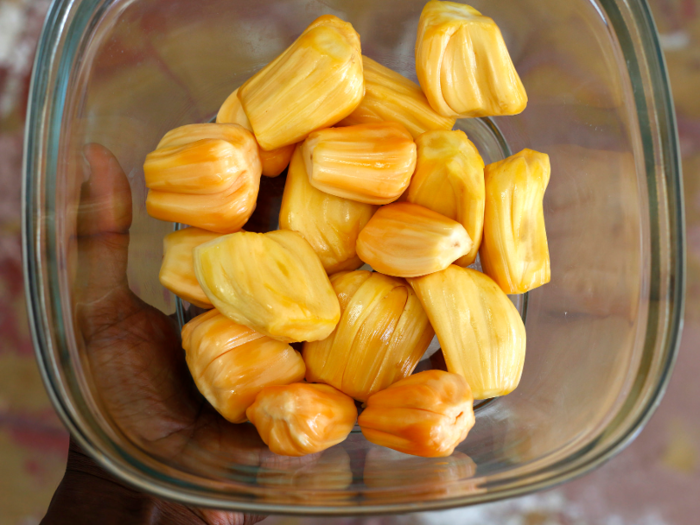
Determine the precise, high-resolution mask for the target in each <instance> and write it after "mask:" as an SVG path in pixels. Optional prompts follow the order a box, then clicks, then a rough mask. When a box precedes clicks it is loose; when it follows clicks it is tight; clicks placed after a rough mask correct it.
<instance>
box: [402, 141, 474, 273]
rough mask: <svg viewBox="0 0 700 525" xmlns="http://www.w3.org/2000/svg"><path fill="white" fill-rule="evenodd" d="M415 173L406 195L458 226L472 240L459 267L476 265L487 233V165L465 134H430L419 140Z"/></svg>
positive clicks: (457, 262) (410, 200)
mask: <svg viewBox="0 0 700 525" xmlns="http://www.w3.org/2000/svg"><path fill="white" fill-rule="evenodd" d="M416 146H418V160H417V162H416V172H415V173H414V174H413V178H412V179H411V184H410V185H409V187H408V191H407V192H406V193H407V195H406V199H407V200H408V202H412V203H414V204H420V205H421V206H425V207H426V208H428V209H430V210H433V211H435V212H437V213H440V214H442V215H444V216H445V217H449V218H450V219H452V220H455V221H457V222H459V223H460V224H461V225H462V226H464V228H465V229H466V230H467V233H468V234H469V237H470V238H471V240H472V247H471V249H470V250H469V252H468V253H467V254H466V255H465V256H463V257H460V258H459V259H457V261H455V264H457V265H458V266H468V265H470V264H472V263H473V262H474V260H475V259H476V255H477V253H478V252H479V246H481V237H482V233H483V229H484V202H485V189H484V161H483V160H482V158H481V155H479V152H478V151H477V149H476V147H475V146H474V144H472V143H471V141H470V140H469V139H468V138H467V136H466V135H465V133H464V132H463V131H459V130H457V131H428V132H426V133H424V134H423V135H421V136H420V137H418V138H417V139H416Z"/></svg>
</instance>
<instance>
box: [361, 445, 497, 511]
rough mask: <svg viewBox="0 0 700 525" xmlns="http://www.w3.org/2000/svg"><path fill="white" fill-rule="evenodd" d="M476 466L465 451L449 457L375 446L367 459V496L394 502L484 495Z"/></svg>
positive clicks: (368, 453) (364, 477)
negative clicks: (409, 452)
mask: <svg viewBox="0 0 700 525" xmlns="http://www.w3.org/2000/svg"><path fill="white" fill-rule="evenodd" d="M475 474H476V464H475V463H474V461H472V459H471V458H470V457H469V456H467V455H466V454H463V453H462V452H458V451H455V452H453V453H452V455H450V456H449V457H447V458H423V457H417V456H411V455H409V454H404V453H403V452H398V451H396V450H392V449H390V448H385V447H372V448H370V450H369V452H367V455H366V456H365V465H364V471H363V478H362V481H363V482H364V484H365V485H366V486H367V487H369V488H371V489H379V490H377V491H367V492H366V493H365V496H366V497H369V498H381V499H382V500H385V501H386V500H389V501H391V502H396V503H399V502H402V501H405V502H409V501H415V499H416V498H431V499H435V498H446V497H450V496H452V497H454V496H458V495H465V494H471V493H475V492H483V489H479V488H478V481H477V480H476V479H474V477H475Z"/></svg>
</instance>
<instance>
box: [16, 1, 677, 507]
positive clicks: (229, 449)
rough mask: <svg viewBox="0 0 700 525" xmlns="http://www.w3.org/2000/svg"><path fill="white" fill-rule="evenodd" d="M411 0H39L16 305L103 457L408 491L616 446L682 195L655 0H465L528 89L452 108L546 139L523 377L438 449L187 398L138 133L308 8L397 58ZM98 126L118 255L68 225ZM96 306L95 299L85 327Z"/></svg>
mask: <svg viewBox="0 0 700 525" xmlns="http://www.w3.org/2000/svg"><path fill="white" fill-rule="evenodd" d="M423 4H424V0H258V1H256V2H249V1H245V0H201V1H197V2H193V1H191V0H70V1H55V2H54V4H53V6H52V7H51V9H50V12H49V15H48V19H47V22H46V25H45V27H44V31H43V35H42V38H41V41H40V45H39V50H38V55H37V58H36V67H35V71H34V78H33V81H32V86H31V94H30V101H29V116H28V126H27V137H26V138H27V140H26V154H25V168H24V179H23V183H24V241H25V243H24V246H25V266H26V283H27V294H28V297H29V304H30V307H29V308H30V312H29V313H30V319H31V323H32V329H33V334H34V340H35V346H36V351H37V357H38V360H39V364H40V366H41V369H42V373H43V377H44V381H45V383H46V386H47V389H48V392H49V394H50V396H51V398H52V400H53V402H54V404H55V406H56V409H57V411H58V413H59V414H60V416H61V417H62V419H63V421H64V422H65V424H66V426H67V427H68V428H69V429H70V431H71V433H72V434H73V436H74V438H75V439H76V440H77V441H78V442H79V443H80V445H81V446H82V447H83V448H84V449H85V450H87V451H88V452H89V453H90V454H91V455H92V456H93V457H95V459H96V460H97V461H98V462H99V463H100V464H101V465H102V466H103V467H104V468H105V469H107V470H108V471H110V472H112V473H113V474H115V475H116V476H118V477H120V478H121V479H123V480H125V481H127V482H129V483H131V484H133V485H135V486H137V487H139V488H141V489H144V490H147V491H150V492H152V493H154V494H157V495H160V496H163V497H167V498H171V499H175V500H178V501H181V502H184V503H188V504H192V505H201V506H213V507H218V508H224V509H234V510H244V511H250V512H258V513H275V512H277V513H293V514H327V515H338V514H374V513H381V512H408V511H416V510H426V509H440V508H446V507H452V506H459V505H468V504H474V503H480V502H485V501H492V500H496V499H501V498H505V497H510V496H514V495H518V494H523V493H526V492H530V491H533V490H538V489H542V488H545V487H549V486H551V485H553V484H556V483H561V482H563V481H566V480H569V479H571V478H573V477H575V476H578V475H581V474H583V473H585V472H587V471H589V470H590V469H592V468H594V467H595V466H597V465H599V464H601V463H602V462H603V461H605V460H606V459H608V458H610V457H611V456H612V455H613V454H615V453H616V452H618V451H619V450H620V449H621V448H622V447H624V446H625V445H626V444H628V443H629V442H630V441H631V440H632V439H633V438H634V436H635V435H636V434H637V433H638V432H639V430H640V429H641V428H642V427H643V425H644V423H645V422H646V421H647V420H648V419H649V417H650V415H651V413H652V412H653V410H654V408H655V407H656V406H657V405H658V403H659V400H660V398H661V396H662V394H663V391H664V389H665V387H666V384H667V382H668V380H669V376H670V373H671V369H672V366H673V362H674V358H675V355H676V352H677V348H678V341H679V336H680V330H681V320H682V309H683V284H684V270H683V268H684V251H683V210H682V198H681V193H682V188H681V178H680V164H679V155H678V145H677V137H676V128H675V120H674V114H673V109H672V104H671V96H670V93H669V85H668V81H667V78H666V72H665V68H664V64H663V58H662V55H661V51H660V48H659V44H658V40H657V36H656V33H655V29H654V24H653V21H652V18H651V16H650V13H649V10H648V8H647V6H646V4H645V3H644V2H643V1H638V0H567V1H566V2H562V1H561V0H518V1H515V0H490V1H488V2H487V1H485V0H474V1H473V2H472V5H474V7H476V8H477V9H479V10H481V11H482V12H483V13H484V14H486V15H488V16H491V17H493V18H494V19H495V20H496V22H497V23H498V24H499V26H500V27H501V29H502V32H503V34H504V37H505V40H506V43H507V45H508V47H509V49H510V51H511V54H512V57H513V60H514V62H515V64H516V67H517V69H518V71H519V72H520V75H521V77H522V80H523V83H524V85H525V87H526V89H527V92H528V95H529V105H528V107H527V109H526V110H525V112H523V113H522V114H521V115H518V116H515V117H507V118H495V119H484V120H464V121H459V122H458V127H461V128H462V129H465V130H466V131H467V133H468V135H469V136H470V138H472V140H473V141H474V142H475V143H476V144H477V145H478V147H479V148H480V150H481V152H482V153H483V155H484V157H485V160H486V161H487V162H488V161H493V160H497V159H499V158H502V157H503V156H504V155H506V154H508V152H509V151H513V152H515V151H519V150H520V149H522V148H524V147H529V148H533V149H537V150H541V151H545V152H547V153H548V154H549V155H550V156H551V160H552V178H551V182H550V185H549V189H548V191H547V194H546V196H545V214H546V223H547V228H548V235H549V242H550V250H551V261H552V281H551V283H550V284H548V285H547V286H544V287H541V288H538V289H536V290H534V291H532V292H531V293H530V294H529V295H528V296H527V298H526V300H525V301H521V303H520V304H519V306H520V308H521V311H522V312H523V314H524V315H525V314H526V326H527V333H528V345H527V358H526V364H525V370H524V374H523V378H522V382H521V384H520V386H519V388H518V389H517V390H516V391H515V392H514V393H512V394H511V395H509V396H506V397H503V398H499V399H496V400H494V401H492V402H489V403H486V404H484V405H483V406H481V407H480V408H479V409H478V410H477V422H476V425H475V427H474V429H473V430H472V431H471V433H470V434H469V437H468V438H467V440H466V441H465V442H464V443H463V444H462V445H460V446H459V447H458V450H457V452H455V454H454V455H453V456H451V457H450V458H446V459H422V458H414V457H410V456H404V455H401V454H398V453H394V452H392V451H390V450H386V449H381V448H379V447H375V446H373V445H371V444H369V443H368V442H367V441H365V440H364V438H363V437H362V435H361V434H359V433H356V432H354V433H352V434H351V435H350V437H349V439H348V440H347V441H346V442H344V443H342V444H341V445H338V446H336V447H334V448H332V449H330V450H329V451H327V452H325V453H324V454H322V455H320V456H313V457H310V458H305V459H293V458H292V459H290V458H280V457H275V456H273V455H272V454H270V453H269V452H268V451H267V450H266V448H265V447H264V445H262V443H261V441H260V440H259V438H257V437H256V435H255V432H254V429H253V428H252V427H251V426H250V425H237V426H236V425H228V424H225V423H224V422H223V420H221V419H218V418H217V416H216V414H213V413H212V412H211V411H210V410H209V409H208V408H207V407H206V404H204V403H202V400H201V398H199V397H197V395H196V392H195V391H194V389H193V387H192V382H191V380H189V379H188V377H187V374H186V370H184V369H183V367H182V363H183V362H184V358H183V355H182V351H181V349H180V348H179V343H178V340H177V335H176V334H177V331H176V326H175V324H174V323H171V321H170V320H169V319H168V318H167V317H166V316H165V315H162V314H161V312H162V313H163V314H167V315H171V316H172V314H174V312H175V310H176V302H175V299H174V297H173V296H171V295H170V294H169V293H166V292H164V290H163V288H162V287H161V286H160V284H159V282H158V270H159V266H160V260H161V255H162V251H161V250H162V248H161V240H162V237H163V236H164V235H165V234H166V233H167V232H169V231H171V230H172V228H173V225H172V224H168V223H164V222H160V221H157V220H155V219H152V218H150V217H148V216H147V214H146V211H145V196H146V190H145V187H144V182H143V173H142V164H143V160H144V157H145V155H146V154H147V153H148V152H149V151H151V150H152V149H154V147H155V145H156V144H157V142H158V140H159V139H160V138H161V137H162V135H163V134H164V133H165V132H166V131H168V130H169V129H171V128H174V127H176V126H180V125H183V124H187V123H192V122H205V121H208V120H210V119H211V118H212V116H213V115H215V113H216V111H217V109H218V108H219V106H220V104H221V103H222V102H223V101H224V99H225V98H226V97H227V95H229V93H230V92H231V91H232V90H233V89H235V88H236V87H238V86H239V85H240V84H241V83H242V82H244V81H245V80H246V79H247V78H248V77H250V76H251V75H252V74H253V73H254V72H255V71H256V70H258V69H259V68H260V67H262V66H263V65H264V64H266V63H267V62H268V61H269V60H271V59H272V58H273V57H275V56H276V55H277V54H278V53H279V52H280V51H281V50H282V49H284V48H285V47H286V46H287V45H288V44H290V43H291V42H292V41H293V40H294V39H295V38H296V36H297V35H298V34H299V33H300V32H301V31H302V30H303V29H304V28H305V27H306V26H307V25H308V24H309V23H310V22H311V21H312V20H313V19H314V18H316V17H317V16H319V15H321V14H325V13H331V14H335V15H337V16H339V17H341V18H343V19H345V20H347V21H350V22H352V24H353V25H354V27H355V28H356V30H357V31H358V32H359V33H360V35H361V37H362V46H363V53H364V54H366V55H368V56H370V57H372V58H374V59H376V60H378V61H379V62H381V63H383V64H385V65H387V66H389V67H391V68H393V69H395V70H397V71H399V72H400V73H402V74H404V75H406V76H407V77H409V78H412V79H415V69H414V58H413V48H414V42H415V35H416V27H417V23H418V17H419V14H420V11H421V9H422V7H423ZM93 142H96V143H99V144H102V145H103V146H105V147H106V148H108V149H109V150H110V151H111V152H112V153H113V154H114V155H115V156H116V158H117V159H118V161H119V163H120V165H121V167H122V168H123V170H124V172H125V174H126V177H127V179H128V181H129V185H130V190H131V198H132V210H133V220H132V224H131V229H130V242H129V245H128V253H127V249H126V244H125V243H122V241H123V240H124V239H125V237H124V236H123V235H122V236H121V237H118V238H119V239H121V240H120V241H115V242H114V244H118V245H119V246H120V247H119V246H117V252H114V253H115V254H116V255H114V257H112V258H111V259H106V260H105V259H99V257H98V259H97V260H98V261H102V262H101V263H100V264H98V265H97V266H96V265H95V261H94V260H93V259H91V254H92V252H91V249H92V248H94V249H96V250H99V249H101V248H100V247H99V243H100V242H101V241H99V240H98V241H96V240H95V239H94V238H90V237H86V234H85V225H82V226H81V230H78V227H77V221H78V203H79V198H80V193H81V185H83V183H84V182H85V181H86V180H87V181H88V184H90V183H91V182H90V176H91V175H90V173H89V172H86V169H85V161H84V157H83V148H84V146H85V145H86V144H88V143H93ZM283 182H284V179H283V177H280V178H277V179H265V178H264V184H263V186H264V188H263V193H264V194H265V195H266V196H267V197H265V198H264V199H262V200H261V202H260V203H259V205H258V210H257V211H256V215H255V221H254V222H255V224H257V225H258V227H259V229H261V230H265V229H270V228H274V226H275V224H276V222H275V221H276V218H275V216H274V210H275V209H276V208H277V207H278V206H279V201H278V196H279V192H280V189H281V187H282V185H283ZM89 229H90V228H89V225H88V227H87V230H89ZM81 231H82V233H81ZM115 235H117V236H119V235H120V234H115ZM110 242H111V241H110ZM110 242H106V243H104V244H107V245H110ZM119 243H122V244H119ZM114 248H115V246H112V245H110V249H114ZM93 255H94V254H93ZM124 273H126V278H128V287H127V284H126V283H127V280H126V279H125V278H124V277H125V276H124ZM101 279H107V282H109V279H112V280H113V284H112V285H111V286H106V287H105V288H104V290H102V291H103V292H104V293H103V294H102V295H100V296H99V297H96V298H95V297H93V299H94V301H87V302H86V301H85V300H84V298H85V295H84V294H85V291H86V289H87V290H88V291H93V292H94V291H95V290H96V288H95V287H93V286H92V285H91V284H90V283H94V282H103V281H100V280H101ZM81 283H82V284H81ZM85 283H88V285H87V288H86V287H85V286H86V285H85ZM81 286H82V288H81ZM110 294H114V296H111V295H110ZM105 298H107V299H109V300H107V299H105ZM104 301H107V302H106V303H105V302H104ZM139 301H143V303H141V302H139ZM104 304H109V305H111V307H112V310H109V309H107V310H105V309H104V308H103V306H104ZM144 304H148V305H151V306H152V307H153V308H151V307H148V309H146V308H145V306H144ZM115 305H116V307H115ZM135 305H136V306H135ZM144 312H146V313H144ZM100 316H102V317H100ZM171 318H172V317H171ZM95 319H98V321H99V320H100V319H102V324H101V325H99V322H98V325H99V326H101V329H100V330H97V331H96V330H95V329H94V326H93V325H91V324H90V323H94V322H96V321H95ZM105 319H106V320H107V322H105ZM110 320H113V322H114V323H122V325H123V323H127V324H128V325H129V327H130V330H129V333H131V334H134V333H136V334H137V336H136V339H135V340H132V339H133V337H132V339H130V340H128V341H126V340H120V337H122V335H121V333H120V332H119V331H118V330H117V331H116V332H115V331H114V330H112V332H110V329H109V327H110V326H111V325H110V323H112V321H110ZM122 325H119V324H117V325H116V326H122ZM173 334H175V335H173ZM168 387H171V388H170V390H168Z"/></svg>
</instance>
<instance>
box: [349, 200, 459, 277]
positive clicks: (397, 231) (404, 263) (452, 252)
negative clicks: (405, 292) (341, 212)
mask: <svg viewBox="0 0 700 525" xmlns="http://www.w3.org/2000/svg"><path fill="white" fill-rule="evenodd" d="M471 247H472V241H471V239H470V238H469V234H468V233H467V230H465V229H464V226H462V225H461V224H460V223H458V222H457V221H453V220H452V219H448V218H447V217H445V216H444V215H440V214H439V213H436V212H434V211H432V210H429V209H428V208H424V207H423V206H419V205H417V204H411V203H409V202H395V203H394V204H389V205H388V206H382V207H381V208H380V209H379V210H377V213H375V214H374V216H373V217H372V218H371V219H370V221H369V222H368V223H367V226H365V227H364V228H363V229H362V231H361V232H360V235H359V236H358V238H357V255H358V256H359V257H360V259H362V260H363V261H364V262H366V263H367V264H369V265H370V266H371V267H372V268H374V269H375V270H376V271H378V272H381V273H383V274H386V275H392V276H394V277H418V276H420V275H426V274H429V273H433V272H437V271H440V270H444V269H445V268H447V267H448V266H449V265H450V264H452V263H453V262H454V261H456V260H457V259H459V258H460V257H462V256H464V255H466V254H467V253H469V250H470V249H471Z"/></svg>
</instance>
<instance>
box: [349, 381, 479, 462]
mask: <svg viewBox="0 0 700 525" xmlns="http://www.w3.org/2000/svg"><path fill="white" fill-rule="evenodd" d="M473 402H474V398H473V397H472V392H471V389H470V388H469V385H468V384H467V381H465V379H464V378H463V377H462V376H460V375H458V374H452V373H449V372H444V371H442V370H426V371H424V372H420V373H418V374H414V375H412V376H409V377H407V378H405V379H402V380H401V381H397V382H396V383H394V384H393V385H391V386H390V387H388V388H386V389H385V390H382V391H380V392H377V393H376V394H373V395H371V396H370V397H369V399H367V402H366V407H365V409H364V410H363V411H362V414H360V417H359V419H358V421H357V422H358V424H359V425H360V429H361V430H362V434H363V435H364V436H365V437H366V438H367V440H368V441H371V442H372V443H375V444H376V445H381V446H383V447H387V448H391V449H393V450H398V451H399V452H403V453H405V454H411V455H414V456H422V457H428V458H431V457H445V456H449V455H450V454H452V452H453V451H454V449H455V447H456V446H457V445H459V444H460V443H461V442H462V441H464V440H465V439H466V437H467V434H468V433H469V431H470V430H471V428H472V427H473V426H474V409H473Z"/></svg>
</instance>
